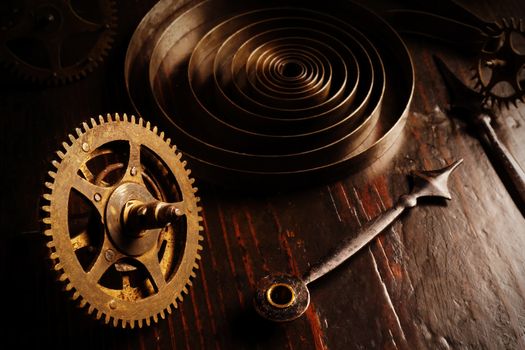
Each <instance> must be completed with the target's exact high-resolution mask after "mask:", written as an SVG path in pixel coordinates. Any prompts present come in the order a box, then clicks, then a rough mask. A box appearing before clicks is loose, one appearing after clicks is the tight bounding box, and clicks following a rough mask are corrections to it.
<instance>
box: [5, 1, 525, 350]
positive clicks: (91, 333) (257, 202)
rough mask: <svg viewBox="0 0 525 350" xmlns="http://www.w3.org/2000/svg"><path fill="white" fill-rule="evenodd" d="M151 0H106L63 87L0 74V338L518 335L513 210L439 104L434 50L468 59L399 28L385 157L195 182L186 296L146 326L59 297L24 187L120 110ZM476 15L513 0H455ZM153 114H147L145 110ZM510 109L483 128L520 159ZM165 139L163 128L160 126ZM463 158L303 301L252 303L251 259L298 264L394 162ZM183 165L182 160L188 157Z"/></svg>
mask: <svg viewBox="0 0 525 350" xmlns="http://www.w3.org/2000/svg"><path fill="white" fill-rule="evenodd" d="M154 3H155V1H153V0H150V1H146V0H140V1H139V0H135V1H119V2H118V4H119V9H118V17H119V19H118V35H117V37H116V42H115V43H114V45H113V48H112V50H111V51H110V53H109V56H108V57H107V58H106V60H105V61H104V63H103V64H102V66H101V67H99V68H98V69H97V70H96V71H95V72H94V73H93V74H90V75H89V76H88V77H87V78H86V79H83V80H80V81H78V82H75V83H73V84H68V85H66V86H62V87H49V88H44V87H39V86H34V85H31V84H27V83H23V82H19V81H18V80H17V79H15V78H14V77H13V76H12V75H11V74H10V73H9V72H8V71H2V73H1V78H0V85H1V90H0V112H1V114H0V123H1V125H0V135H1V136H0V137H1V138H0V142H1V143H0V146H1V148H0V149H1V150H2V155H3V156H2V158H1V169H2V170H1V173H2V182H1V183H2V184H3V190H2V194H1V198H2V202H1V203H2V206H1V210H0V218H1V226H0V227H1V229H0V230H1V234H2V241H1V244H0V259H1V260H0V266H1V268H2V270H1V271H0V276H1V277H0V278H1V279H0V286H1V287H2V290H3V293H4V298H3V305H4V307H3V310H2V312H1V313H0V314H1V315H2V317H3V318H4V320H5V321H6V322H7V327H3V328H2V331H1V332H2V340H0V342H1V343H0V344H1V345H0V347H2V348H5V349H15V348H20V349H22V348H46V349H48V348H50V347H51V348H55V349H62V348H70V349H77V348H92V349H114V348H117V349H136V348H139V349H169V348H172V349H198V348H207V349H208V348H210V349H211V348H217V349H236V348H245V349H253V348H262V349H266V348H268V349H295V348H300V349H303V350H305V349H311V348H316V349H323V348H327V349H365V348H383V349H396V348H402V349H414V348H420V349H426V348H428V349H450V348H454V349H456V348H459V349H485V348H486V349H523V348H525V220H524V218H523V216H522V214H521V212H520V210H519V208H518V206H517V205H516V204H515V201H513V199H512V196H511V194H509V192H508V191H507V188H506V187H505V183H504V181H505V178H504V177H503V180H502V179H501V178H500V177H499V176H498V172H499V170H498V166H497V165H496V166H494V164H495V163H494V162H493V160H491V159H490V158H489V157H487V155H486V154H485V152H484V150H483V148H482V147H481V145H480V144H479V142H478V141H477V140H476V139H475V138H474V137H473V135H472V134H471V133H470V132H469V130H468V128H467V127H466V126H465V124H464V123H463V122H461V121H458V120H457V119H453V118H449V117H448V116H447V114H446V112H445V111H446V107H447V94H446V91H445V89H444V85H443V83H442V80H441V78H440V76H439V74H438V72H437V70H436V68H435V66H434V64H433V61H432V54H439V55H440V56H441V57H443V58H445V59H446V61H447V63H449V65H450V66H451V68H453V69H454V71H455V72H460V76H461V77H462V78H463V79H465V80H467V79H468V77H469V76H470V74H471V72H470V68H471V67H472V66H473V64H474V61H473V60H472V58H471V57H468V56H465V55H462V54H461V53H460V52H459V51H457V50H454V49H452V48H449V47H446V46H444V45H441V44H438V43H435V42H433V41H430V40H427V39H422V38H416V37H407V38H406V42H407V45H408V47H409V49H410V51H411V54H412V55H413V60H414V64H415V71H416V87H415V94H414V100H413V104H412V106H411V112H410V114H409V119H408V123H407V126H406V128H405V131H404V137H403V139H402V140H401V141H400V144H399V145H398V147H397V149H396V154H395V155H393V157H392V158H389V160H388V162H386V161H385V162H384V164H382V163H381V162H377V163H376V164H374V165H372V166H370V167H369V168H367V169H366V170H363V171H361V172H359V173H357V174H354V175H351V176H349V177H347V178H344V179H341V180H339V181H336V182H330V183H326V184H324V185H316V186H312V187H309V188H303V189H300V190H290V191H285V190H281V191H279V192H277V193H272V192H268V193H267V194H264V195H261V194H259V195H248V194H242V193H237V192H235V191H231V190H226V189H221V188H220V187H218V186H212V185H209V184H205V183H199V184H198V185H199V187H200V188H201V190H200V196H201V198H202V205H203V207H204V212H203V217H204V227H205V230H204V232H203V235H204V237H205V240H204V243H203V245H204V251H203V254H202V256H203V258H202V261H201V262H200V269H199V270H198V273H197V278H196V280H195V281H194V282H193V284H194V286H193V287H192V288H191V290H190V294H189V295H188V296H187V297H186V298H185V300H184V302H183V303H182V304H180V306H179V309H178V310H176V311H175V312H174V313H173V314H172V315H170V316H168V318H167V320H163V321H161V322H160V323H159V324H158V325H153V326H151V327H149V328H144V329H139V330H119V329H112V328H109V327H106V326H103V325H101V324H99V323H97V322H95V321H92V320H91V319H90V318H88V317H86V316H85V315H83V311H81V310H78V309H76V308H75V307H74V306H72V303H70V302H69V301H68V300H67V298H66V295H65V294H63V293H62V292H61V291H60V286H59V285H58V284H56V283H55V282H54V281H53V278H52V276H51V274H50V273H49V264H48V263H47V261H46V260H45V259H44V256H45V251H44V249H43V239H42V238H41V237H40V236H39V235H38V234H35V233H34V231H38V230H39V228H40V225H39V198H40V195H41V193H42V190H43V182H44V178H45V174H46V172H47V171H48V170H49V169H50V168H49V164H50V163H49V162H50V161H51V160H52V159H53V154H54V151H55V150H56V149H58V146H59V145H60V143H61V142H62V141H63V140H65V139H66V137H67V134H68V133H70V132H71V131H72V130H74V128H75V127H77V126H78V125H79V124H80V123H81V122H82V121H84V120H86V119H88V118H90V117H93V116H97V115H98V114H105V113H108V112H109V113H114V112H128V113H132V112H134V111H133V109H132V107H131V104H130V102H129V100H128V97H127V93H126V90H125V87H124V82H123V63H124V57H125V50H126V47H127V43H128V42H129V39H130V38H131V35H132V33H133V30H134V28H135V27H136V25H137V24H138V22H139V21H140V19H141V18H142V17H143V16H144V15H145V14H146V13H147V11H148V10H149V9H150V8H151V6H153V4H154ZM464 3H465V5H466V7H468V8H469V9H471V10H472V11H473V12H475V13H477V14H478V15H480V16H483V18H485V19H487V20H495V19H498V18H500V17H502V16H516V17H519V16H520V15H521V17H525V3H523V1H521V0H505V1H498V2H490V1H486V0H485V1H476V2H474V1H471V2H464ZM148 117H149V118H148V119H150V120H152V121H155V116H148ZM524 123H525V107H524V105H523V104H521V105H519V107H518V108H510V109H504V110H503V111H501V112H500V113H499V115H498V123H497V124H496V125H495V127H496V130H497V133H498V135H499V136H500V137H501V138H502V140H503V141H504V143H505V144H506V145H507V147H508V148H509V149H510V151H511V152H512V153H513V155H514V157H515V158H516V159H517V161H518V162H519V163H520V164H521V165H522V166H525V148H524V147H523V144H524V143H525V132H524ZM174 142H175V143H176V140H174ZM458 158H464V164H463V165H462V166H461V167H460V168H459V169H458V170H457V171H456V173H455V174H454V175H453V176H452V178H451V181H450V188H451V192H452V194H453V200H452V201H450V202H448V203H446V204H445V203H443V202H435V201H431V202H428V203H426V205H423V206H419V207H416V208H414V209H412V210H411V211H410V212H408V213H406V214H405V215H403V216H402V217H401V220H399V221H397V222H396V223H394V224H393V225H392V226H391V227H390V228H388V229H387V230H385V232H384V234H383V235H382V236H380V237H379V238H378V239H376V240H375V241H374V242H373V243H372V244H371V245H370V246H369V247H367V248H366V249H364V250H362V251H361V252H360V253H358V254H357V255H356V256H354V257H353V258H352V259H351V260H350V261H349V262H348V263H346V264H344V265H343V266H342V267H341V268H340V269H338V270H337V271H335V272H334V273H333V274H331V275H330V276H327V277H326V278H324V279H323V280H320V281H319V282H318V283H316V284H315V285H314V286H312V289H311V292H312V305H311V307H310V308H309V310H308V311H307V313H306V315H305V316H304V317H302V318H300V319H298V320H296V321H294V322H291V323H288V324H282V325H274V324H268V323H266V322H263V321H261V320H260V319H259V318H258V317H256V315H254V314H253V311H252V308H251V296H252V293H253V290H254V286H255V283H256V282H257V280H258V279H259V278H261V277H263V276H264V275H265V274H266V273H268V272H271V271H284V272H289V273H299V272H301V271H304V270H305V269H306V268H307V266H308V264H309V263H311V262H313V261H315V260H316V259H318V258H319V257H321V256H322V255H323V254H324V252H326V251H327V250H329V248H330V247H332V246H333V245H334V244H336V242H338V241H339V240H340V239H341V238H342V237H345V236H346V235H348V234H352V233H353V232H355V231H356V229H357V228H358V227H359V226H361V225H362V224H363V223H364V222H366V221H367V220H369V219H370V218H372V217H374V216H376V215H378V214H380V213H381V212H382V211H384V210H386V209H387V208H389V207H390V206H391V205H392V204H393V203H394V202H395V200H396V198H397V197H399V196H400V195H402V194H404V193H405V192H406V191H408V189H409V183H408V181H407V177H406V174H407V173H408V172H409V171H410V170H413V169H420V168H425V169H430V168H437V167H440V166H443V165H445V164H446V163H449V162H451V161H452V160H455V159H458ZM189 166H190V168H191V164H190V165H189Z"/></svg>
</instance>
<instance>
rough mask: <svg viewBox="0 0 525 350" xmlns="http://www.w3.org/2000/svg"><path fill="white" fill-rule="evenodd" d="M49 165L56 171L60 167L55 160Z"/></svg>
mask: <svg viewBox="0 0 525 350" xmlns="http://www.w3.org/2000/svg"><path fill="white" fill-rule="evenodd" d="M51 164H53V166H54V167H55V168H56V169H58V168H59V167H60V162H58V161H57V160H52V161H51Z"/></svg>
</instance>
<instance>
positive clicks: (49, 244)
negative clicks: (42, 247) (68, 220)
mask: <svg viewBox="0 0 525 350" xmlns="http://www.w3.org/2000/svg"><path fill="white" fill-rule="evenodd" d="M46 231H49V232H50V233H51V235H53V232H51V230H46ZM51 235H48V234H47V233H46V236H51ZM46 247H48V248H49V249H52V248H55V242H53V241H49V242H47V243H46Z"/></svg>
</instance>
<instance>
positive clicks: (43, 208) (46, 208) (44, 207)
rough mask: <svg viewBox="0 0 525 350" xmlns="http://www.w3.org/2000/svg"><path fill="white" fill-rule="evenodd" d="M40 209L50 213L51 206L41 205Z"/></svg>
mask: <svg viewBox="0 0 525 350" xmlns="http://www.w3.org/2000/svg"><path fill="white" fill-rule="evenodd" d="M42 210H43V211H46V212H48V213H50V212H51V207H50V206H49V205H43V206H42Z"/></svg>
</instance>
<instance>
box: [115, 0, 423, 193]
mask: <svg viewBox="0 0 525 350" xmlns="http://www.w3.org/2000/svg"><path fill="white" fill-rule="evenodd" d="M125 77H126V84H127V88H128V92H129V94H130V97H131V99H132V101H133V103H134V106H135V107H136V108H137V110H138V111H139V113H140V112H146V111H147V112H148V114H150V115H151V114H152V113H155V114H157V115H162V116H163V117H164V122H165V124H166V125H167V126H168V127H171V132H172V133H173V135H174V137H175V138H176V140H177V144H178V145H180V149H181V150H182V151H183V152H184V153H185V155H186V156H187V157H188V158H191V160H192V165H193V168H194V169H195V172H196V175H197V176H199V177H204V178H208V179H212V180H214V181H219V182H223V183H224V182H226V183H239V181H240V182H248V183H275V182H277V181H285V182H286V183H292V182H293V183H296V182H297V181H300V182H304V181H309V180H311V179H312V177H317V178H320V177H323V178H324V177H325V176H328V177H331V176H333V175H336V174H338V173H340V172H345V171H347V170H348V169H349V168H353V169H356V168H359V167H361V166H363V165H366V164H369V163H370V162H371V161H374V160H375V159H377V158H378V157H380V156H381V155H382V154H383V153H384V152H385V151H386V150H387V149H388V148H389V147H390V146H391V145H392V144H393V143H394V141H395V140H396V139H397V137H398V136H399V135H400V133H401V130H402V128H403V126H404V124H405V121H406V114H407V111H408V106H409V104H410V101H411V98H412V94H413V84H414V73H413V68H412V62H411V58H410V55H409V53H408V51H407V49H406V47H405V45H404V44H403V42H402V41H401V39H400V38H399V36H398V35H397V34H396V33H395V32H394V31H393V29H392V28H391V27H390V26H389V25H388V24H386V23H385V22H384V21H383V20H382V19H380V18H379V17H377V16H376V15H374V14H372V13H371V12H369V11H368V10H366V9H364V8H362V7H361V6H359V5H356V4H352V3H348V2H342V1H341V2H339V3H336V4H334V6H332V7H330V8H326V6H323V5H322V4H316V3H313V4H310V3H304V2H298V1H287V2H286V3H285V4H283V3H282V1H270V2H268V1H264V2H262V1H247V2H242V3H231V2H227V1H225V0H207V1H181V2H176V3H174V2H173V1H168V0H166V1H161V2H160V3H159V4H158V5H156V6H155V7H154V8H153V9H152V11H151V12H150V13H149V14H148V15H147V16H146V17H145V18H144V19H143V21H142V23H141V24H140V25H139V27H138V28H137V30H136V32H135V34H134V36H133V38H132V41H131V43H130V46H129V48H128V52H127V56H126V67H125ZM145 87H149V90H148V89H145ZM145 90H147V91H146V94H145V93H144V92H145Z"/></svg>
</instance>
